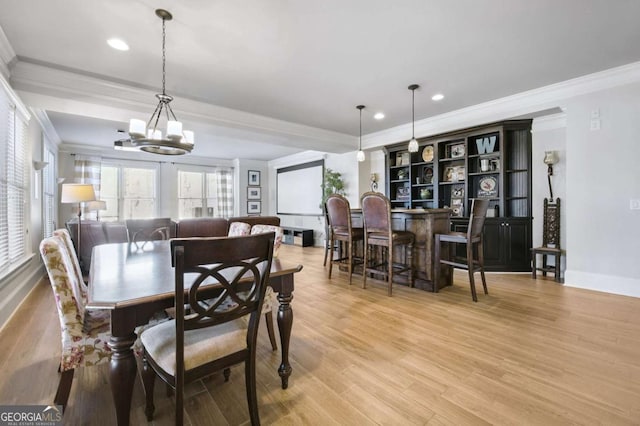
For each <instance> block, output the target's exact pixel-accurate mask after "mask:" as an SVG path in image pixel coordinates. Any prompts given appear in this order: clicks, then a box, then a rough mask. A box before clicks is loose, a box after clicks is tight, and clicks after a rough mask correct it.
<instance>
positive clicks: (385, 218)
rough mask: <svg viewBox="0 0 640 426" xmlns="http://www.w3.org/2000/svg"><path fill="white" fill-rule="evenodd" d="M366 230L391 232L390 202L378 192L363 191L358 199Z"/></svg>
mask: <svg viewBox="0 0 640 426" xmlns="http://www.w3.org/2000/svg"><path fill="white" fill-rule="evenodd" d="M360 204H361V206H362V220H363V222H364V228H365V229H366V232H388V233H391V202H390V201H389V199H388V198H387V197H386V196H384V195H382V194H381V193H379V192H365V193H364V194H362V197H361V199H360Z"/></svg>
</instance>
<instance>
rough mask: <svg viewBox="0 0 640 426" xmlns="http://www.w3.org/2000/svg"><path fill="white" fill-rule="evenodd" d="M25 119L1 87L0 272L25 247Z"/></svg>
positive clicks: (19, 257) (13, 262)
mask: <svg viewBox="0 0 640 426" xmlns="http://www.w3.org/2000/svg"><path fill="white" fill-rule="evenodd" d="M0 83H2V81H0ZM0 87H2V86H0ZM27 120H28V117H27V116H26V114H23V113H21V109H19V108H18V107H17V106H16V103H15V102H14V101H12V99H11V97H10V94H9V93H8V92H6V91H5V90H1V89H0V275H2V274H4V273H6V272H8V271H9V270H11V269H12V268H13V267H15V266H17V265H18V264H19V263H20V262H21V261H22V260H23V259H24V258H25V255H26V250H27V247H26V246H27V240H26V238H25V237H26V223H25V203H26V202H27V178H26V175H25V171H26V168H25V151H26V143H27V141H26V134H27Z"/></svg>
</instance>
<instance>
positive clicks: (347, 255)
mask: <svg viewBox="0 0 640 426" xmlns="http://www.w3.org/2000/svg"><path fill="white" fill-rule="evenodd" d="M326 210H327V217H328V218H329V235H330V237H329V247H333V246H334V245H335V242H336V241H341V242H344V243H345V244H346V247H345V250H344V251H341V252H340V254H339V255H338V257H337V258H335V257H334V250H331V258H330V259H329V279H331V272H332V270H333V264H334V263H344V262H345V261H347V268H348V271H349V284H351V275H352V274H353V268H354V266H356V265H358V264H361V263H362V259H357V258H356V257H355V253H354V251H355V245H356V243H357V242H358V241H364V232H363V229H362V228H354V227H353V226H352V225H351V207H350V206H349V200H347V199H346V198H345V197H343V196H342V195H339V194H332V195H330V196H329V198H327V202H326Z"/></svg>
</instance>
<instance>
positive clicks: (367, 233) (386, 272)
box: [360, 192, 415, 296]
mask: <svg viewBox="0 0 640 426" xmlns="http://www.w3.org/2000/svg"><path fill="white" fill-rule="evenodd" d="M360 205H361V207H362V219H363V225H364V270H363V273H362V287H363V288H367V275H368V274H370V273H371V274H380V275H382V276H383V277H385V278H386V279H387V280H388V282H389V296H391V293H392V287H393V278H394V274H399V273H403V272H406V274H407V281H408V283H409V287H413V283H414V277H413V266H412V263H413V243H414V240H415V235H414V234H413V233H412V232H410V231H394V230H393V229H391V202H390V201H389V199H388V198H387V197H386V196H384V195H383V194H381V193H379V192H365V193H364V194H362V197H361V199H360ZM371 246H374V247H381V248H382V250H383V255H382V257H381V258H380V259H379V260H378V259H372V258H371V257H370V256H369V255H370V253H371V251H372V250H371ZM400 247H402V248H403V249H404V253H402V254H403V255H402V256H399V257H402V259H403V261H402V262H394V257H395V249H396V248H400ZM385 251H386V253H384V252H385ZM385 259H386V260H385ZM394 268H395V271H394Z"/></svg>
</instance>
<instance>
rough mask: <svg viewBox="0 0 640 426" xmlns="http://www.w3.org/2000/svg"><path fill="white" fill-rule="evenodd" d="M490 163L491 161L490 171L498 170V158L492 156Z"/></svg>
mask: <svg viewBox="0 0 640 426" xmlns="http://www.w3.org/2000/svg"><path fill="white" fill-rule="evenodd" d="M490 163H491V171H493V172H497V171H499V170H500V159H499V158H493V159H492V160H491V162H490Z"/></svg>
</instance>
